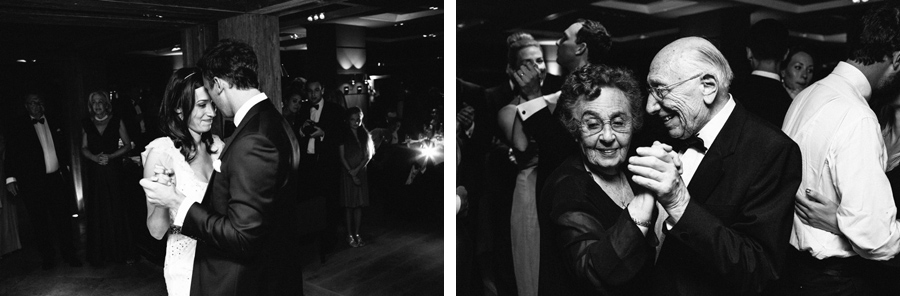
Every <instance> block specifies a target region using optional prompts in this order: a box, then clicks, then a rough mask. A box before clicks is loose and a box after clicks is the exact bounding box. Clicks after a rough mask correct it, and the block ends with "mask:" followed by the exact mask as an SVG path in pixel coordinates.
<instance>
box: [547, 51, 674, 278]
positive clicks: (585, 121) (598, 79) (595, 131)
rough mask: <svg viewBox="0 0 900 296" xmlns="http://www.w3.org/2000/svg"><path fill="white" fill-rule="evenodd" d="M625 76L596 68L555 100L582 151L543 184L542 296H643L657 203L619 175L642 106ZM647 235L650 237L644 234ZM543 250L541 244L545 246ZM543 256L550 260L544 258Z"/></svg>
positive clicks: (575, 78) (571, 81)
mask: <svg viewBox="0 0 900 296" xmlns="http://www.w3.org/2000/svg"><path fill="white" fill-rule="evenodd" d="M638 85H639V84H638V82H637V81H636V80H635V79H634V76H632V74H631V72H630V71H627V70H623V69H618V68H609V67H606V66H602V65H587V66H585V67H582V68H579V69H578V70H576V71H575V72H574V73H573V74H572V75H570V76H569V78H568V79H567V80H566V83H565V85H563V89H562V94H561V95H560V99H559V107H560V108H561V111H562V119H561V120H562V121H563V122H564V124H565V125H566V127H567V128H568V130H569V132H570V133H572V135H573V137H574V138H575V139H577V141H578V142H579V143H580V144H581V145H580V146H581V154H580V155H572V156H570V157H569V158H568V159H567V160H566V161H565V162H563V164H562V165H560V167H559V168H557V169H556V170H555V171H554V172H553V173H552V174H551V175H550V177H549V179H548V180H547V183H546V187H544V190H543V192H542V196H541V198H544V199H547V200H551V201H552V204H553V207H552V210H551V211H550V223H549V225H550V226H549V227H550V228H551V229H549V231H547V232H545V233H549V234H550V237H542V238H541V239H542V240H550V241H552V244H550V245H551V246H552V247H551V248H552V252H541V253H542V257H541V272H549V273H550V274H548V275H542V276H541V282H540V286H541V292H542V293H543V294H544V295H549V294H552V295H647V294H648V293H649V292H650V288H651V287H652V285H650V282H649V279H648V277H649V276H650V269H651V267H652V265H653V259H654V257H653V255H654V254H655V249H654V239H655V237H654V236H653V235H652V233H653V232H652V231H649V230H650V226H652V223H653V222H652V214H653V209H654V208H655V205H656V203H655V202H654V199H653V197H652V196H650V195H649V194H637V196H635V193H636V191H637V190H636V188H633V184H632V183H631V182H629V177H628V176H627V175H626V170H624V164H625V159H626V156H627V154H628V150H629V147H630V145H631V140H632V136H633V135H634V133H636V132H637V131H638V130H640V128H641V125H642V123H643V108H644V107H643V105H644V99H643V98H642V97H641V93H640V91H639V89H638V87H639V86H638ZM648 233H649V235H648ZM545 245H546V244H542V246H545ZM544 255H549V258H548V256H544Z"/></svg>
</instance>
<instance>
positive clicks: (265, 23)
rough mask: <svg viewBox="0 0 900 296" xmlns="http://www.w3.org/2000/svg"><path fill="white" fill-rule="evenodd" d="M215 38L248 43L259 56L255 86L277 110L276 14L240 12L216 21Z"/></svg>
mask: <svg viewBox="0 0 900 296" xmlns="http://www.w3.org/2000/svg"><path fill="white" fill-rule="evenodd" d="M218 31H219V38H220V39H225V38H231V39H235V40H241V41H244V42H247V43H248V44H250V46H252V47H253V50H254V51H256V57H257V59H258V60H259V69H258V70H257V74H258V75H259V90H260V91H263V92H265V93H266V95H268V96H269V99H271V100H272V102H273V103H275V106H278V110H281V53H280V47H279V42H278V32H279V28H278V17H277V16H269V15H260V14H243V15H239V16H235V17H231V18H227V19H223V20H220V21H219V29H218Z"/></svg>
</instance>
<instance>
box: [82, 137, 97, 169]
mask: <svg viewBox="0 0 900 296" xmlns="http://www.w3.org/2000/svg"><path fill="white" fill-rule="evenodd" d="M81 155H83V156H84V157H85V158H87V159H90V160H91V161H93V162H96V163H100V157H97V156H96V155H93V154H91V150H88V137H87V133H85V132H84V131H82V132H81Z"/></svg>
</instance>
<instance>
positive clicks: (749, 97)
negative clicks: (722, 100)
mask: <svg viewBox="0 0 900 296" xmlns="http://www.w3.org/2000/svg"><path fill="white" fill-rule="evenodd" d="M734 98H735V100H737V101H738V102H741V103H743V104H744V108H747V111H750V113H753V114H754V115H756V116H759V117H760V118H762V119H765V120H766V121H768V122H771V123H772V124H774V125H775V126H776V127H778V128H781V124H782V123H783V122H784V116H785V115H786V114H787V110H788V108H790V107H791V102H792V101H793V100H792V99H791V96H790V95H789V94H788V93H787V91H786V90H785V89H784V86H782V85H781V81H778V80H775V79H772V78H767V77H762V76H759V75H750V77H747V79H746V80H745V82H744V84H742V85H739V86H738V89H736V90H735V91H734Z"/></svg>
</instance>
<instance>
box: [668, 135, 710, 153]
mask: <svg viewBox="0 0 900 296" xmlns="http://www.w3.org/2000/svg"><path fill="white" fill-rule="evenodd" d="M688 148H694V149H696V150H697V151H699V152H700V153H706V146H705V145H703V139H701V138H699V137H697V136H696V135H695V136H691V137H690V138H687V139H684V140H679V139H676V140H675V141H673V143H672V149H675V151H676V152H678V153H684V152H685V151H687V150H688Z"/></svg>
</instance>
